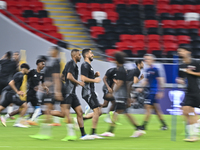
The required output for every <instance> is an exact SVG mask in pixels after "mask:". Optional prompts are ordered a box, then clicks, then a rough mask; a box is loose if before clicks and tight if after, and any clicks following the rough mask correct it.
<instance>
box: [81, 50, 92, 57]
mask: <svg viewBox="0 0 200 150" xmlns="http://www.w3.org/2000/svg"><path fill="white" fill-rule="evenodd" d="M89 51H91V49H89V48H85V49H83V50H82V56H83V57H84V58H85V55H86V54H87V53H89Z"/></svg>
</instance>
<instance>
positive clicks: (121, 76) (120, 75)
mask: <svg viewBox="0 0 200 150" xmlns="http://www.w3.org/2000/svg"><path fill="white" fill-rule="evenodd" d="M124 81H126V73H123V72H120V71H118V72H117V76H116V80H115V86H114V92H117V91H118V90H119V88H120V87H121V86H122V85H123V84H124Z"/></svg>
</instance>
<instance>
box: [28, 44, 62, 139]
mask: <svg viewBox="0 0 200 150" xmlns="http://www.w3.org/2000/svg"><path fill="white" fill-rule="evenodd" d="M59 52H60V49H59V48H58V47H56V46H53V47H52V48H51V49H50V57H49V59H48V61H47V62H46V66H45V75H44V76H45V78H44V81H45V83H44V84H45V85H46V86H47V87H48V88H49V93H48V94H45V95H44V99H43V104H44V105H45V121H44V123H43V124H42V125H41V129H40V133H39V134H36V135H31V136H30V137H32V138H36V139H43V140H44V139H50V138H51V126H50V125H49V124H50V123H52V117H51V110H53V106H54V102H55V100H57V101H62V100H63V96H62V93H61V87H62V86H61V78H60V60H59Z"/></svg>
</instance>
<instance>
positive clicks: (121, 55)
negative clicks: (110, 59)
mask: <svg viewBox="0 0 200 150" xmlns="http://www.w3.org/2000/svg"><path fill="white" fill-rule="evenodd" d="M124 56H125V54H124V53H123V52H116V53H115V60H116V61H117V62H118V63H119V64H124V63H125V59H124Z"/></svg>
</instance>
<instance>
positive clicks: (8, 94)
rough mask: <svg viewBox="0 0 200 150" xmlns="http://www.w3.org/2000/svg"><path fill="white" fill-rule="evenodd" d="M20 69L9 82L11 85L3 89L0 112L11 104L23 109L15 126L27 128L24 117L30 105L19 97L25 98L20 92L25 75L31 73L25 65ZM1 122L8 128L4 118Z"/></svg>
mask: <svg viewBox="0 0 200 150" xmlns="http://www.w3.org/2000/svg"><path fill="white" fill-rule="evenodd" d="M20 67H21V71H20V72H17V73H16V74H15V75H14V76H13V79H12V80H11V81H10V82H9V84H8V85H7V86H6V87H5V88H4V89H3V92H2V97H1V104H0V112H1V111H2V110H4V109H5V108H6V107H7V106H9V105H10V104H11V103H14V104H16V105H17V106H20V108H21V112H20V117H19V118H18V119H17V121H16V123H15V124H14V126H15V127H23V128H27V127H28V126H27V123H26V121H25V120H24V119H23V117H24V115H25V113H26V111H27V109H28V105H27V103H26V102H25V101H21V99H20V98H19V96H24V94H25V93H24V92H22V91H19V90H20V87H21V85H22V81H23V77H24V75H25V74H28V72H29V65H28V64H25V63H24V64H22V65H21V66H20ZM20 108H19V109H20ZM1 122H2V124H3V125H4V126H6V120H5V119H4V118H3V117H2V116H1Z"/></svg>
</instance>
